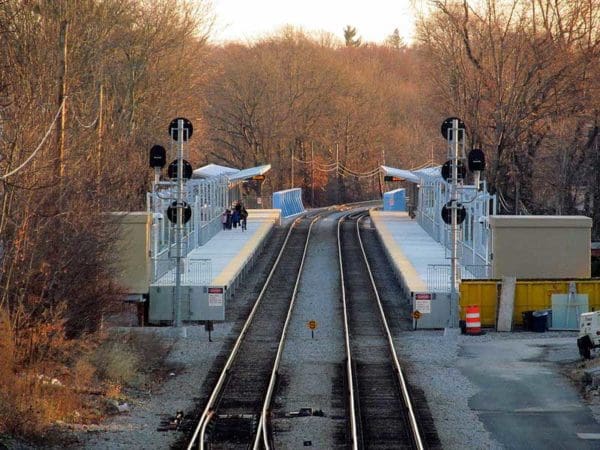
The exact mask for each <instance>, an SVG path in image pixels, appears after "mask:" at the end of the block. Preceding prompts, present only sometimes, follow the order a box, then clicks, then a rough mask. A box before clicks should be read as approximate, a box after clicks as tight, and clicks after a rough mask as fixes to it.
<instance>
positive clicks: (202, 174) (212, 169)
mask: <svg viewBox="0 0 600 450" xmlns="http://www.w3.org/2000/svg"><path fill="white" fill-rule="evenodd" d="M239 171H240V169H234V168H233V167H226V166H219V165H218V164H207V165H206V166H202V167H199V168H198V169H196V170H194V172H193V173H192V178H214V177H218V176H220V175H233V174H236V173H238V172H239Z"/></svg>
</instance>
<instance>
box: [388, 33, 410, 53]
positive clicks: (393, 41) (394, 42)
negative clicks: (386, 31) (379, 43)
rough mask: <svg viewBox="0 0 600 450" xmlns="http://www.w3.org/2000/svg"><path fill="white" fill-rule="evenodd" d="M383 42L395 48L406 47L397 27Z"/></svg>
mask: <svg viewBox="0 0 600 450" xmlns="http://www.w3.org/2000/svg"><path fill="white" fill-rule="evenodd" d="M385 43H386V44H387V45H389V46H390V47H392V48H395V49H396V50H401V49H403V48H404V47H406V45H405V44H404V40H403V39H402V36H400V30H398V28H396V29H394V31H393V32H392V34H390V35H389V36H388V37H387V39H386V40H385Z"/></svg>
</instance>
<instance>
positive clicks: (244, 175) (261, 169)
mask: <svg viewBox="0 0 600 450" xmlns="http://www.w3.org/2000/svg"><path fill="white" fill-rule="evenodd" d="M269 170H271V164H265V165H263V166H256V167H250V168H249V169H244V170H240V171H239V172H237V173H235V174H232V175H227V176H228V178H229V181H243V180H249V179H251V178H252V177H257V176H260V175H264V174H265V173H267V172H268V171H269Z"/></svg>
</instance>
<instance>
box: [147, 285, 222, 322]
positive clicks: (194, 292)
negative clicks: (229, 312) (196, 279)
mask: <svg viewBox="0 0 600 450" xmlns="http://www.w3.org/2000/svg"><path fill="white" fill-rule="evenodd" d="M209 290H211V291H213V290H214V291H218V290H221V294H220V295H219V294H209ZM225 297H226V289H225V287H224V286H221V287H216V288H215V287H208V286H185V285H184V286H181V305H180V312H181V320H182V321H184V322H188V321H189V322H195V321H200V320H214V321H222V320H225ZM175 298H176V294H175V286H173V285H167V286H157V285H152V286H150V302H149V308H148V309H149V311H148V322H149V323H151V324H153V325H158V324H170V323H172V322H173V320H174V319H175V308H176V307H177V305H176V302H175Z"/></svg>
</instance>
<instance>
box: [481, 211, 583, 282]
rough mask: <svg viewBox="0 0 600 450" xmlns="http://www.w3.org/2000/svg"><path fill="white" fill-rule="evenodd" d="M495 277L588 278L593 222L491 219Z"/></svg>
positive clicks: (579, 218) (578, 218)
mask: <svg viewBox="0 0 600 450" xmlns="http://www.w3.org/2000/svg"><path fill="white" fill-rule="evenodd" d="M490 227H491V239H492V245H491V250H492V278H501V277H503V276H514V277H517V278H541V279H551V278H589V277H590V276H591V268H590V267H591V233H592V219H590V218H589V217H584V216H492V217H490Z"/></svg>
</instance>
